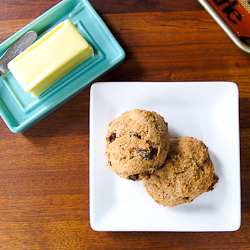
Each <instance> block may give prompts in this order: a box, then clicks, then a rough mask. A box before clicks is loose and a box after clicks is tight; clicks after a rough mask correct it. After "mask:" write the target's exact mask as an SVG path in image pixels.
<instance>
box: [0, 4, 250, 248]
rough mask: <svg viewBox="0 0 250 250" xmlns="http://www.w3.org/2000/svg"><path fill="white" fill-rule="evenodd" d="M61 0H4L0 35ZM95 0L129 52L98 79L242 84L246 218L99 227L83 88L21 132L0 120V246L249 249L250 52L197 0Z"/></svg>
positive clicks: (8, 33)
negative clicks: (203, 225)
mask: <svg viewBox="0 0 250 250" xmlns="http://www.w3.org/2000/svg"><path fill="white" fill-rule="evenodd" d="M58 2H59V0H32V1H31V0H29V1H28V0H0V42H3V41H4V40H5V39H7V38H8V37H10V36H11V35H13V34H14V33H15V32H17V31H18V30H19V29H21V28H22V27H24V26H25V25H27V24H28V23H29V22H31V21H32V20H34V19H35V18H37V17H38V16H39V15H41V14H42V13H44V12H45V11H46V10H48V9H50V8H51V7H52V6H54V5H55V4H57V3H58ZM90 3H91V4H92V5H93V7H94V8H95V9H96V11H97V12H98V13H99V14H100V16H101V17H102V19H103V20H104V21H105V23H106V24H107V26H108V27H109V28H110V30H111V31H112V33H113V34H114V36H115V37H116V38H117V40H118V42H119V43H120V44H121V46H122V47H123V48H124V50H125V52H126V55H127V58H126V61H125V63H124V64H122V65H121V66H120V67H118V68H117V69H115V70H114V71H113V72H111V73H109V74H108V75H106V76H104V77H103V78H102V79H101V81H174V82H177V81H178V82H179V81H232V82H235V83H237V85H238V87H239V96H240V100H239V102H240V146H241V150H240V152H241V192H242V222H241V227H240V229H239V230H237V231H235V232H213V233H207V232H203V233H197V232H196V233H191V232H190V233H182V232H96V231H93V230H92V229H91V227H90V222H89V101H90V97H89V89H87V90H85V91H83V92H82V93H80V94H79V95H78V96H76V97H75V98H73V99H72V100H71V101H69V102H68V103H66V104H65V105H63V106H62V107H60V108H59V109H58V110H56V111H55V112H53V113H52V114H50V115H49V116H48V117H46V118H45V119H43V120H42V121H40V122H39V123H37V124H36V125H34V126H33V127H32V128H30V129H29V130H27V131H26V132H24V133H17V134H14V133H12V132H11V131H10V130H9V129H8V127H7V126H6V125H5V123H4V121H3V120H2V119H0V187H1V188H0V248H1V249H5V250H6V249H26V250H27V249H67V250H69V249H74V250H76V249H250V199H249V197H250V163H249V162H250V154H249V152H250V73H249V72H250V55H249V54H246V53H245V52H243V51H241V50H240V49H239V48H238V47H237V46H236V45H235V44H234V43H233V42H232V41H231V40H230V39H229V37H228V36H227V35H226V34H225V33H224V31H222V29H221V28H220V27H219V26H218V25H217V24H216V23H215V22H214V20H213V19H212V18H211V17H210V15H209V14H208V13H207V12H206V11H205V10H204V9H203V8H202V7H201V5H200V4H199V2H198V1H196V0H179V1H164V0H151V1H138V0H105V1H103V0H90ZM159 48H160V49H159ZM111 98H112V97H111ZM211 102H212V100H211ZM229 136H230V135H229ZM233 199H234V197H232V200H233ZM148 216H150V214H149V215H148ZM184 223H185V222H184Z"/></svg>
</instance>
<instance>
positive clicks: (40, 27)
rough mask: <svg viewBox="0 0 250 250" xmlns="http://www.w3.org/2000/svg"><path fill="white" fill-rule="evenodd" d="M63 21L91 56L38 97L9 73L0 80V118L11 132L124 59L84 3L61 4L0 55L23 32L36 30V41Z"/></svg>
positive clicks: (29, 123) (21, 129) (74, 0)
mask: <svg viewBox="0 0 250 250" xmlns="http://www.w3.org/2000/svg"><path fill="white" fill-rule="evenodd" d="M65 19H69V20H70V21H71V22H72V23H73V24H74V25H75V26H76V28H77V29H78V30H79V32H80V33H81V34H82V36H83V37H84V38H85V39H86V40H87V42H88V43H89V44H90V45H91V46H92V47H93V49H94V56H93V57H92V58H90V59H88V60H87V61H85V62H83V63H82V64H81V65H79V66H78V67H77V68H75V69H74V70H73V71H71V72H70V73H69V74H68V75H66V76H65V77H63V78H62V79H61V80H59V81H58V82H57V83H55V84H54V85H53V86H52V87H50V88H49V89H48V90H47V91H45V92H44V93H43V94H42V95H41V96H39V97H38V98H32V97H31V95H30V94H29V93H25V92H24V90H23V89H22V87H21V86H20V84H19V83H18V82H17V81H16V79H15V78H14V76H13V75H12V74H11V72H10V71H8V72H7V73H6V74H5V75H4V76H2V77H0V115H1V117H2V119H3V120H4V122H5V123H6V125H7V126H8V128H9V129H10V130H11V131H12V132H14V133H17V132H24V131H25V130H27V129H28V128H30V127H32V126H33V125H34V124H36V123H37V122H39V121H40V120H42V119H43V118H45V117H46V116H47V115H49V114H50V113H52V112H53V111H55V110H56V109H57V108H59V107H60V106H62V105H63V104H65V103H66V102H67V101H69V100H70V99H72V98H73V97H74V96H76V95H77V94H79V93H80V92H81V91H83V90H84V89H86V88H88V87H89V86H90V84H91V83H93V82H94V81H96V80H98V79H100V78H101V77H102V76H103V75H105V74H106V73H108V72H109V71H111V70H113V69H114V68H115V67H117V66H119V65H120V64H121V63H123V61H124V60H125V52H124V50H123V49H122V47H121V46H120V44H119V43H118V42H117V40H116V39H115V37H114V36H113V34H112V33H111V32H110V30H109V29H108V27H107V26H106V24H105V23H104V22H103V20H102V19H101V18H100V16H99V15H98V14H97V13H96V11H95V10H94V8H93V7H92V6H91V4H90V3H89V2H88V1H87V0H63V1H61V2H60V3H58V4H57V5H55V6H54V7H52V8H51V9H49V10H48V11H47V12H45V13H44V14H42V15H41V16H39V17H38V18H37V19H35V20H34V21H33V22H31V23H29V24H28V25H27V26H25V27H24V28H22V29H21V30H19V31H18V32H17V33H16V34H14V35H13V36H11V37H10V38H9V39H7V40H6V41H4V42H3V43H2V44H0V56H1V55H2V54H3V53H4V52H5V51H6V50H7V49H8V47H9V46H10V45H11V44H12V43H13V42H15V41H16V40H17V39H18V38H19V37H21V36H22V35H23V34H24V33H26V32H27V31H29V30H34V31H36V32H37V34H38V38H39V37H41V36H42V35H43V34H45V33H46V32H47V31H49V30H50V29H52V28H53V27H55V26H56V25H57V24H58V23H60V22H62V21H64V20H65Z"/></svg>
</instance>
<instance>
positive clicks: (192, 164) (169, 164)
mask: <svg viewBox="0 0 250 250" xmlns="http://www.w3.org/2000/svg"><path fill="white" fill-rule="evenodd" d="M218 179H219V178H218V177H217V176H216V175H215V174H214V166H213V163H212V161H211V159H210V156H209V152H208V148H207V147H206V146H205V145H204V143H203V142H202V141H200V140H197V139H194V138H191V137H180V138H177V139H170V150H169V153H168V157H167V159H166V162H165V164H164V167H163V168H161V169H159V170H156V171H155V172H154V173H153V174H152V175H151V176H150V178H149V179H144V180H143V185H144V187H145V189H146V191H147V192H148V194H149V195H150V196H151V197H152V198H153V199H154V200H155V201H156V202H157V203H159V204H160V205H163V206H169V207H174V206H177V205H180V204H184V203H188V202H191V201H193V199H195V198H196V197H198V196H199V195H201V194H202V193H204V192H208V191H210V190H213V186H214V185H215V184H216V182H217V181H218Z"/></svg>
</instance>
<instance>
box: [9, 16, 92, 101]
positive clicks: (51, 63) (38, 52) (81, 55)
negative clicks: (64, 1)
mask: <svg viewBox="0 0 250 250" xmlns="http://www.w3.org/2000/svg"><path fill="white" fill-rule="evenodd" d="M93 55H94V51H93V48H92V47H91V46H90V45H89V44H88V42H87V41H86V40H85V39H84V37H83V36H82V35H81V33H80V32H79V31H78V30H77V28H76V27H75V26H74V25H73V24H72V23H71V21H70V20H68V19H67V20H65V21H63V22H61V23H60V24H58V25H57V26H56V27H55V28H53V29H52V30H50V31H49V32H48V33H46V34H45V35H44V36H42V37H41V38H39V39H38V40H37V41H36V42H35V43H33V44H32V45H31V46H30V47H28V48H27V49H26V50H25V51H24V52H22V53H21V54H20V55H18V56H17V57H15V58H14V59H13V60H12V61H10V62H9V63H8V68H9V70H10V71H11V73H12V74H13V76H14V77H15V78H16V80H17V81H18V82H19V84H20V85H21V86H22V88H23V90H24V91H25V92H26V93H31V95H32V97H38V96H40V95H41V94H42V93H43V92H44V91H46V90H47V89H48V88H50V87H51V86H52V85H53V84H55V83H56V82H57V81H59V80H60V79H61V78H63V77H64V76H66V75H67V74H68V73H69V72H70V71H72V70H73V69H74V68H76V67H77V66H78V65H80V64H81V63H83V62H84V61H86V60H87V59H89V58H91V57H92V56H93Z"/></svg>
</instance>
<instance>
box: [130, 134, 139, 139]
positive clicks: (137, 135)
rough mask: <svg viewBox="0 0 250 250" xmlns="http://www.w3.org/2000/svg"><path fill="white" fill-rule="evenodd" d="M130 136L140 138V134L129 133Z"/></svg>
mask: <svg viewBox="0 0 250 250" xmlns="http://www.w3.org/2000/svg"><path fill="white" fill-rule="evenodd" d="M130 137H137V138H139V139H141V136H140V135H139V134H137V133H131V134H130Z"/></svg>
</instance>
